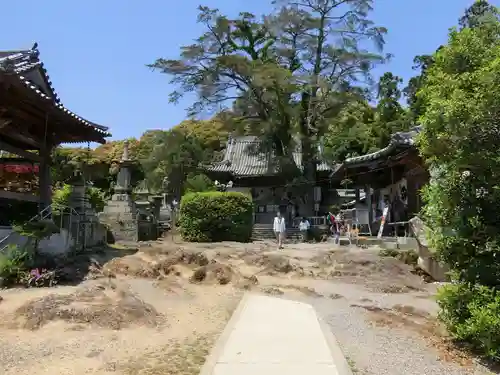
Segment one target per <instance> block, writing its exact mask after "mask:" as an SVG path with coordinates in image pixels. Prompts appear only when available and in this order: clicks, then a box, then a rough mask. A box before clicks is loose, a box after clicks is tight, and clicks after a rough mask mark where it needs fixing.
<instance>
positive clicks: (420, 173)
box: [331, 126, 429, 233]
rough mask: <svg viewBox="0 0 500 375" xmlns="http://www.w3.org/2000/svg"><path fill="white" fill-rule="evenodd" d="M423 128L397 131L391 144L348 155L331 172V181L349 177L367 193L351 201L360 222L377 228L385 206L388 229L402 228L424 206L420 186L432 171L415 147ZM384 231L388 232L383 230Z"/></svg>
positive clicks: (357, 187) (425, 182)
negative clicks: (376, 149) (374, 149)
mask: <svg viewBox="0 0 500 375" xmlns="http://www.w3.org/2000/svg"><path fill="white" fill-rule="evenodd" d="M420 130H421V128H420V127H419V126H417V127H414V128H413V129H411V130H410V131H408V132H399V133H395V134H393V135H392V137H391V141H390V143H389V145H387V146H386V147H385V148H383V149H381V150H378V151H376V152H374V153H371V154H367V155H362V156H357V157H352V158H348V159H346V160H345V161H344V163H343V164H342V165H340V166H339V168H338V169H337V170H336V171H335V172H334V173H332V176H331V177H332V180H334V181H340V180H344V181H345V180H348V181H349V183H350V185H351V186H352V187H354V188H356V189H363V190H364V191H365V196H364V197H363V198H362V199H359V200H357V201H356V202H354V201H353V202H351V203H352V204H351V207H350V208H352V209H354V210H356V211H357V215H358V217H359V218H362V219H361V221H362V222H363V223H366V224H370V226H371V229H372V230H371V232H372V233H373V232H374V231H376V230H378V227H379V226H380V220H381V217H382V215H383V211H384V208H386V207H387V208H388V215H387V219H386V222H387V223H388V224H389V225H388V228H386V229H387V230H391V228H392V229H393V230H397V229H398V228H403V227H404V225H405V223H408V220H410V219H411V218H413V217H414V216H415V215H417V214H418V212H419V211H420V209H421V208H422V199H421V197H420V189H421V188H422V187H423V186H424V185H426V184H427V183H428V182H429V173H428V170H427V169H426V168H425V165H424V163H423V161H422V159H421V158H420V155H419V152H418V149H417V148H416V147H415V139H416V136H417V135H418V133H419V132H420ZM384 232H385V231H384Z"/></svg>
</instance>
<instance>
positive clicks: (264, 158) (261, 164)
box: [207, 136, 331, 176]
mask: <svg viewBox="0 0 500 375" xmlns="http://www.w3.org/2000/svg"><path fill="white" fill-rule="evenodd" d="M260 145H261V141H260V140H259V139H258V138H257V137H255V136H242V137H234V138H230V139H229V140H228V142H227V146H226V150H225V156H224V159H223V160H222V161H221V162H219V163H215V164H213V165H211V166H210V167H208V168H207V169H208V170H209V171H212V172H228V173H232V174H233V175H236V176H261V175H272V174H275V173H276V172H277V171H276V167H275V166H274V165H273V163H272V157H271V155H272V153H265V152H261V151H260V150H259V148H260ZM293 159H294V161H295V163H296V164H297V166H299V168H301V167H302V153H301V152H300V151H297V152H294V153H293ZM317 170H318V171H330V170H331V168H330V166H329V165H328V164H326V163H325V162H321V163H320V164H319V165H318V167H317Z"/></svg>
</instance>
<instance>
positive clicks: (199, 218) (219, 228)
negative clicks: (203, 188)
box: [178, 192, 253, 242]
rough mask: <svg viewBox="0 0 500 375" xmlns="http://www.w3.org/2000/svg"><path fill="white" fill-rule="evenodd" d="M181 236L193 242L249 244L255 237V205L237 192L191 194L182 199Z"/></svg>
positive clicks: (248, 198)
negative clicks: (253, 235) (253, 229)
mask: <svg viewBox="0 0 500 375" xmlns="http://www.w3.org/2000/svg"><path fill="white" fill-rule="evenodd" d="M178 223H179V226H180V228H181V229H180V232H181V236H182V238H183V239H184V240H185V241H191V242H218V241H238V242H248V241H250V238H251V235H252V225H253V202H252V198H251V197H250V196H248V195H246V194H242V193H236V192H203V193H188V194H186V195H184V196H183V197H182V200H181V207H180V218H179V222H178Z"/></svg>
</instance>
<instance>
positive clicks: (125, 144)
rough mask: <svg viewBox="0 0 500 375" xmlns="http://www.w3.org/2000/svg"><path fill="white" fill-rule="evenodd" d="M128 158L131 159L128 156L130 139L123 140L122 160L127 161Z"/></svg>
mask: <svg viewBox="0 0 500 375" xmlns="http://www.w3.org/2000/svg"><path fill="white" fill-rule="evenodd" d="M127 160H129V158H128V141H127V140H125V141H123V155H122V161H127Z"/></svg>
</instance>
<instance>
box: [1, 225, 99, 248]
mask: <svg viewBox="0 0 500 375" xmlns="http://www.w3.org/2000/svg"><path fill="white" fill-rule="evenodd" d="M11 232H12V228H11V227H4V226H2V227H0V241H1V240H2V239H3V238H5V237H6V236H8V235H9V234H10V233H11ZM85 236H86V246H87V247H92V246H97V245H102V244H104V243H105V242H106V228H105V227H104V226H103V225H101V224H99V223H92V226H90V225H89V226H88V227H87V231H86V234H85ZM27 240H28V239H27V238H26V237H23V236H20V235H19V234H17V233H12V234H11V235H10V236H9V238H8V239H7V241H6V242H4V243H2V244H1V245H0V248H3V247H4V246H5V245H9V244H15V245H19V246H23V245H25V244H26V242H27ZM75 246H76V241H75V238H74V237H73V236H72V235H71V233H69V231H68V230H66V229H61V231H60V233H55V234H53V235H52V236H50V237H49V238H47V239H44V240H42V241H40V243H39V245H38V251H39V252H40V253H43V254H49V255H61V254H65V253H68V252H70V251H71V250H72V249H74V248H75Z"/></svg>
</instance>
